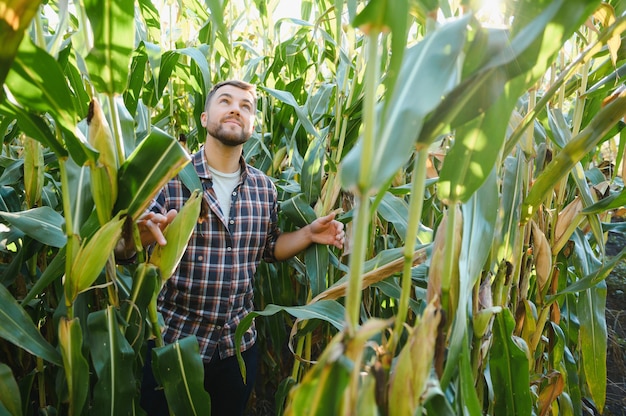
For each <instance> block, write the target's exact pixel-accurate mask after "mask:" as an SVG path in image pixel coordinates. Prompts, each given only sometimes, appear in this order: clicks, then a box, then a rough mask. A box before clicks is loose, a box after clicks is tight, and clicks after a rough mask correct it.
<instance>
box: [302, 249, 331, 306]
mask: <svg viewBox="0 0 626 416" xmlns="http://www.w3.org/2000/svg"><path fill="white" fill-rule="evenodd" d="M329 260H330V254H329V252H328V247H327V246H325V245H321V244H313V245H311V246H309V247H308V248H307V249H306V250H305V252H304V264H305V265H306V275H307V279H308V281H309V285H310V287H311V297H315V296H317V295H319V294H320V293H322V292H323V291H324V290H326V275H327V273H328V264H329Z"/></svg>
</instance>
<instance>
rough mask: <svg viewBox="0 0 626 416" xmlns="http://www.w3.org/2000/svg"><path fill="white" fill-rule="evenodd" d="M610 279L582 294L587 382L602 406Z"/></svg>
mask: <svg viewBox="0 0 626 416" xmlns="http://www.w3.org/2000/svg"><path fill="white" fill-rule="evenodd" d="M606 291H607V289H606V282H604V281H602V282H600V283H599V284H598V285H596V286H595V287H593V288H591V289H587V290H585V291H584V292H582V293H581V294H580V300H579V301H578V319H580V342H581V350H582V358H583V359H582V362H583V368H584V374H585V381H586V383H587V387H588V388H589V392H590V393H591V398H592V399H593V401H594V403H595V405H596V406H597V408H598V409H604V403H605V402H606V383H607V381H606V374H607V370H606V351H607V328H606V318H605V316H604V312H605V309H606Z"/></svg>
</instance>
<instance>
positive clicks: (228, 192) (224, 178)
mask: <svg viewBox="0 0 626 416" xmlns="http://www.w3.org/2000/svg"><path fill="white" fill-rule="evenodd" d="M209 170H210V171H211V173H212V174H213V190H214V191H215V195H216V196H217V201H218V202H219V204H220V208H221V209H222V214H224V218H226V222H228V218H229V216H230V201H231V198H232V193H233V191H234V190H235V188H236V187H237V184H239V178H240V176H241V169H237V171H236V172H233V173H224V172H220V171H218V170H215V169H213V168H212V167H209Z"/></svg>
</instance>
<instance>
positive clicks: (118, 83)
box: [84, 0, 135, 95]
mask: <svg viewBox="0 0 626 416" xmlns="http://www.w3.org/2000/svg"><path fill="white" fill-rule="evenodd" d="M84 4H85V11H86V13H87V16H88V17H89V23H90V24H91V29H92V31H93V42H94V44H93V48H92V49H91V50H90V51H89V55H87V58H86V59H85V61H86V63H87V68H88V69H89V75H90V77H91V81H92V82H93V83H94V85H95V87H96V89H97V90H98V91H100V92H103V93H107V94H109V95H113V94H119V93H122V92H123V91H124V89H125V88H126V82H127V79H128V74H129V72H130V58H131V55H132V51H133V48H134V47H135V4H134V2H130V1H115V0H85V3H84Z"/></svg>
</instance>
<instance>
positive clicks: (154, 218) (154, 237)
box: [137, 209, 178, 247]
mask: <svg viewBox="0 0 626 416" xmlns="http://www.w3.org/2000/svg"><path fill="white" fill-rule="evenodd" d="M176 214H178V212H177V211H176V210H175V209H172V210H169V211H168V212H167V214H165V215H163V214H157V213H155V212H151V211H150V212H147V213H145V214H144V215H142V216H141V217H140V218H139V219H138V220H137V226H138V227H139V235H140V236H141V243H142V244H143V246H144V247H145V246H147V245H149V244H152V243H154V242H156V243H157V244H159V245H161V246H164V245H166V244H167V241H166V240H165V237H164V236H163V230H164V229H165V227H167V225H168V224H169V223H170V222H172V220H173V219H174V217H176Z"/></svg>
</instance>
